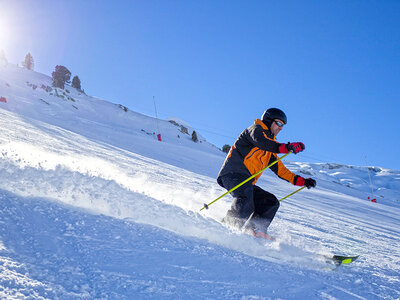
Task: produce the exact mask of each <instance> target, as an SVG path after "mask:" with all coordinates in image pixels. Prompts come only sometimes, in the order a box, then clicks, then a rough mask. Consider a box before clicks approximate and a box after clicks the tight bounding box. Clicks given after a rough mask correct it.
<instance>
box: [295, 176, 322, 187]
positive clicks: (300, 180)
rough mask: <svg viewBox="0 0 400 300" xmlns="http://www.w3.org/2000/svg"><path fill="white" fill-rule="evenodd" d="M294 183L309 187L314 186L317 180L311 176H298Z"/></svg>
mask: <svg viewBox="0 0 400 300" xmlns="http://www.w3.org/2000/svg"><path fill="white" fill-rule="evenodd" d="M296 185H298V186H306V187H307V188H308V189H310V188H312V187H316V185H317V182H316V181H315V180H314V179H312V178H307V179H304V178H303V177H298V178H297V180H296Z"/></svg>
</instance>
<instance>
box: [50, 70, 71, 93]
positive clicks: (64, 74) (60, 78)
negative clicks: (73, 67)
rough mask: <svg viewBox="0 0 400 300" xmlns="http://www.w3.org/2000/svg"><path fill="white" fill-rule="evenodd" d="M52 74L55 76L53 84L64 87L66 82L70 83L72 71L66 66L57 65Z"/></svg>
mask: <svg viewBox="0 0 400 300" xmlns="http://www.w3.org/2000/svg"><path fill="white" fill-rule="evenodd" d="M51 76H52V77H53V86H54V87H58V88H60V89H64V85H65V83H70V81H69V80H70V79H71V72H70V71H69V70H68V69H67V68H66V67H64V66H56V69H55V71H54V72H53V73H52V74H51Z"/></svg>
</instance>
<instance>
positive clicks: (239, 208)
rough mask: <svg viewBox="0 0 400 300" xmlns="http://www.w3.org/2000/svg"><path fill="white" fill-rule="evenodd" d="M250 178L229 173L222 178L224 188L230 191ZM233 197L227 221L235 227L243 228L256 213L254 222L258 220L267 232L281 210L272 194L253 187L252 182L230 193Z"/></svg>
mask: <svg viewBox="0 0 400 300" xmlns="http://www.w3.org/2000/svg"><path fill="white" fill-rule="evenodd" d="M247 178H248V176H246V175H245V174H239V173H229V174H227V175H224V176H222V177H221V181H222V184H223V185H224V188H226V189H227V190H228V191H229V190H230V189H232V188H233V187H235V186H236V185H238V184H239V183H241V182H243V181H244V180H246V179H247ZM230 194H231V195H232V197H233V202H232V206H231V209H230V210H228V212H227V215H226V217H225V220H226V221H227V222H228V223H231V225H233V226H235V227H239V228H241V227H242V226H243V224H244V223H245V222H246V221H247V219H248V218H249V217H250V215H251V214H252V213H253V212H254V215H253V217H252V220H253V219H254V220H257V222H258V223H259V224H261V226H263V227H264V229H265V230H267V228H268V226H269V224H270V223H271V222H272V220H273V218H274V217H275V214H276V212H277V210H278V208H279V204H280V203H279V201H278V199H277V198H276V197H275V196H274V195H273V194H271V193H269V192H267V191H264V190H263V189H262V188H260V187H258V186H256V185H253V184H252V183H251V180H250V181H248V182H246V183H245V184H243V185H242V186H240V187H239V188H237V189H236V190H234V191H232V192H231V193H230Z"/></svg>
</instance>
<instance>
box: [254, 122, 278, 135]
mask: <svg viewBox="0 0 400 300" xmlns="http://www.w3.org/2000/svg"><path fill="white" fill-rule="evenodd" d="M254 124H255V125H260V126H261V127H262V129H264V130H266V131H268V133H267V135H271V137H269V138H270V139H273V140H275V135H274V134H273V133H272V132H271V130H269V128H268V126H267V125H265V123H264V122H263V121H261V120H260V119H256V120H255V121H254Z"/></svg>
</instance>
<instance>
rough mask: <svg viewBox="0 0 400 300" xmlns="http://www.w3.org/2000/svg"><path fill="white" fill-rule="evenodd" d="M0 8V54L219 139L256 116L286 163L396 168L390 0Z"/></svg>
mask: <svg viewBox="0 0 400 300" xmlns="http://www.w3.org/2000/svg"><path fill="white" fill-rule="evenodd" d="M114 2H115V3H113V1H77V0H70V1H10V0H0V49H4V50H5V52H6V56H7V58H8V60H9V61H10V62H13V63H17V62H21V61H22V60H23V59H24V57H25V54H26V53H27V52H28V51H29V52H31V53H32V55H33V58H34V60H35V64H36V66H35V70H36V71H38V72H42V73H45V74H49V75H50V74H51V72H52V71H53V70H54V67H55V66H56V65H64V66H66V67H67V68H68V69H69V70H70V71H71V72H72V73H73V75H78V76H79V77H80V79H81V81H82V87H83V88H84V89H85V91H86V92H87V93H88V94H90V95H94V96H98V97H101V98H104V99H107V100H109V101H112V102H115V103H121V104H123V105H125V106H128V107H129V108H130V109H132V110H134V111H138V112H142V113H145V114H148V115H154V105H153V96H155V99H156V102H157V110H158V114H159V117H160V118H164V119H165V118H168V117H172V116H174V117H178V118H180V119H183V120H184V121H186V122H187V123H189V124H191V125H192V126H193V127H195V128H197V129H198V131H199V132H200V133H202V135H203V136H205V137H206V138H207V140H209V141H210V142H212V143H214V144H215V145H217V146H219V147H221V146H222V145H224V144H230V145H231V144H232V143H233V142H234V141H235V139H236V137H237V136H238V135H239V134H240V132H241V131H242V130H243V129H244V128H246V127H248V126H249V125H250V124H252V123H253V121H254V119H256V118H259V117H260V116H261V115H262V113H263V111H264V110H265V109H267V108H269V107H278V108H281V109H282V110H284V111H285V112H286V114H287V116H288V124H287V126H286V127H285V128H284V130H282V131H281V133H280V134H279V136H278V140H279V141H281V142H288V141H291V142H294V141H302V142H304V144H305V145H306V151H305V152H303V153H301V154H298V155H297V156H296V157H292V159H293V160H300V161H310V162H338V163H345V164H351V165H365V157H366V158H367V161H368V164H369V165H376V166H382V167H388V168H393V169H400V159H399V156H398V155H399V149H400V142H399V134H398V132H399V129H400V126H399V124H398V118H399V116H400V2H399V1H361V0H360V1H218V0H217V1H188V0H183V1H173V0H171V1H167V0H164V1H152V0H146V1H144V0H143V1H114Z"/></svg>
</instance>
